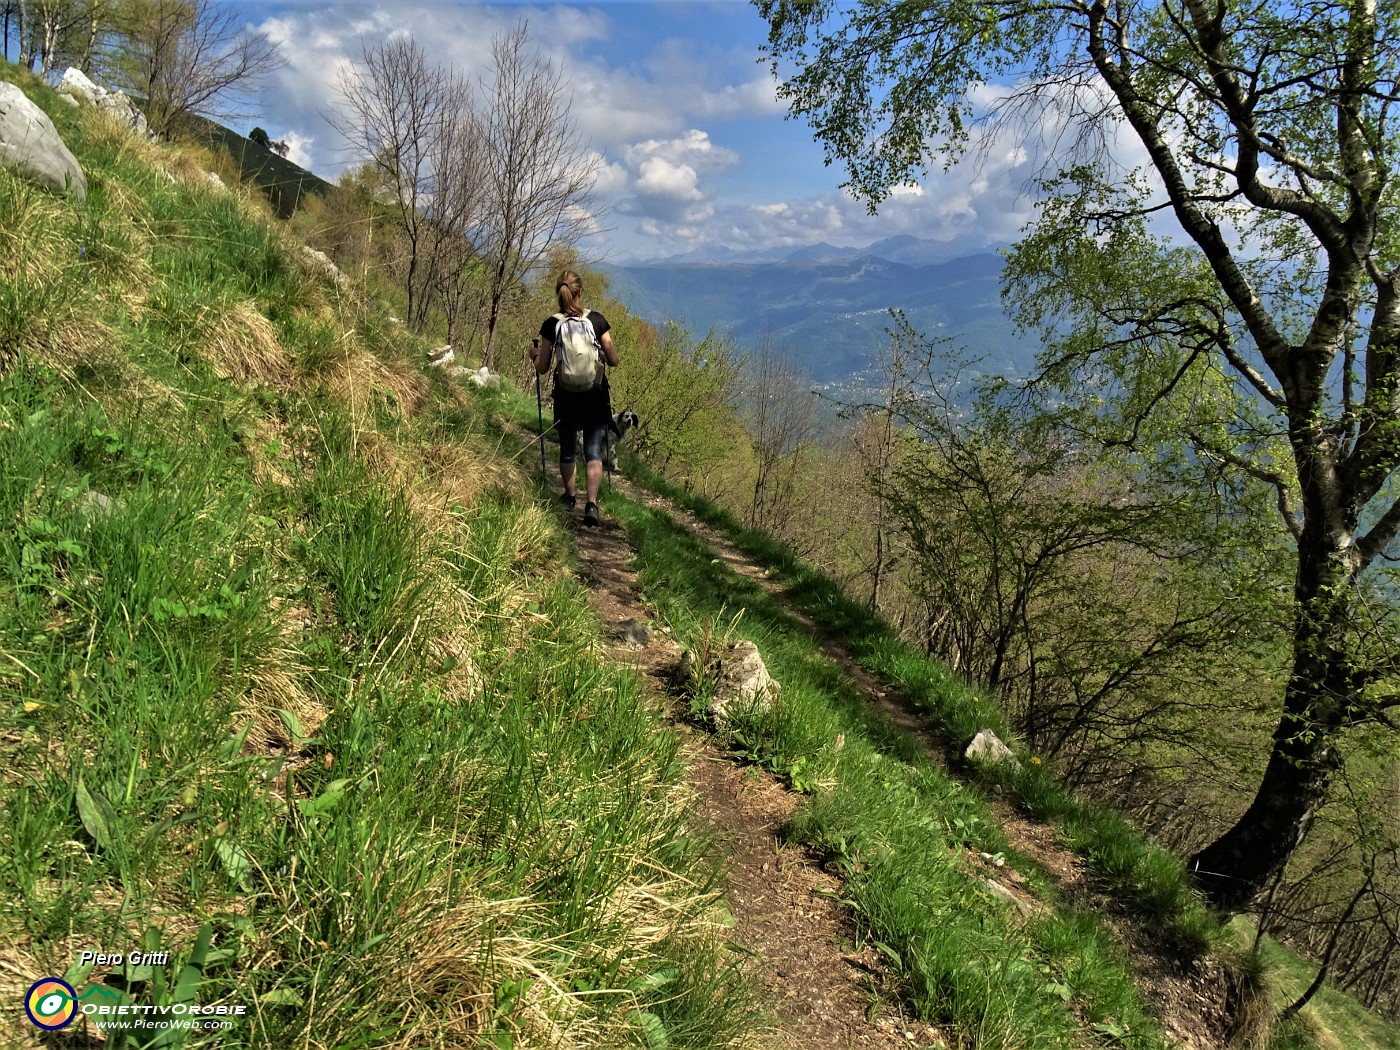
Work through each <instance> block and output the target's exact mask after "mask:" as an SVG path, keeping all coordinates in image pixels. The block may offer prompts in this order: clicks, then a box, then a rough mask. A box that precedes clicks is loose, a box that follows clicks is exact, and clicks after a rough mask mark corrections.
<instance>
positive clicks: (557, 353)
mask: <svg viewBox="0 0 1400 1050" xmlns="http://www.w3.org/2000/svg"><path fill="white" fill-rule="evenodd" d="M554 320H555V321H556V322H557V324H556V326H555V329H554V359H555V360H556V361H557V362H558V363H559V367H558V369H557V372H556V374H557V376H558V378H559V385H560V386H561V387H563V388H564V389H565V390H572V391H581V390H592V389H593V388H594V387H595V386H597V385H598V380H599V379H600V377H601V376H602V367H601V366H602V359H603V347H602V345H601V344H600V343H599V342H598V336H597V334H596V333H595V332H594V331H593V322H592V321H590V320H589V319H588V311H587V310H585V311H583V314H582V315H581V316H578V317H574V316H571V315H569V314H555V315H554Z"/></svg>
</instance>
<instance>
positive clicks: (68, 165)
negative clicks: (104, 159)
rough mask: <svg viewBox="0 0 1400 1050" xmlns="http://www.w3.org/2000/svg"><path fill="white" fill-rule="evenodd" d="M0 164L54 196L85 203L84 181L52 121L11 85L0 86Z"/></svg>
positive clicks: (85, 185)
mask: <svg viewBox="0 0 1400 1050" xmlns="http://www.w3.org/2000/svg"><path fill="white" fill-rule="evenodd" d="M0 164H4V165H5V166H6V167H10V168H14V169H15V170H16V171H19V172H21V173H22V174H24V175H25V176H26V177H28V178H31V179H33V180H34V181H35V182H37V183H39V184H40V185H41V186H43V187H45V188H46V189H50V190H52V191H53V192H55V193H71V194H73V196H74V197H76V198H78V200H86V199H87V179H86V178H84V177H83V169H82V167H81V166H80V165H79V164H78V159H77V158H76V157H74V156H73V154H72V153H70V152H69V150H68V147H67V146H65V145H64V144H63V139H62V137H60V135H59V134H58V130H57V129H56V128H55V127H54V126H53V121H51V120H50V119H49V118H48V114H46V113H45V112H44V111H43V110H42V109H40V108H39V107H38V106H36V105H35V104H34V103H33V102H31V101H29V97H28V96H27V95H26V94H25V93H24V92H23V91H21V90H20V89H19V88H17V87H16V86H15V85H14V84H5V83H0Z"/></svg>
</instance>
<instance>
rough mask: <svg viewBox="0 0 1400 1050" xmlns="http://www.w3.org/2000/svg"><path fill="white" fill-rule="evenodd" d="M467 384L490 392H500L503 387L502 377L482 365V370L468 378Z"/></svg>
mask: <svg viewBox="0 0 1400 1050" xmlns="http://www.w3.org/2000/svg"><path fill="white" fill-rule="evenodd" d="M467 382H468V383H472V384H474V385H476V386H480V387H486V388H487V389H489V390H499V389H500V386H501V377H500V376H498V375H497V374H496V373H495V372H493V371H491V369H489V368H487V367H486V366H485V365H482V366H481V368H480V370H478V371H476V372H473V373H472V374H471V375H469V376H467Z"/></svg>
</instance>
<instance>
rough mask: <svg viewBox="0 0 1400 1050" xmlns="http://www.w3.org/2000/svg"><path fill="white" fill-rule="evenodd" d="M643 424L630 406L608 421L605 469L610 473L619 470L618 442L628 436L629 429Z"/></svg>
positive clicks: (604, 454) (604, 450)
mask: <svg viewBox="0 0 1400 1050" xmlns="http://www.w3.org/2000/svg"><path fill="white" fill-rule="evenodd" d="M641 425H642V421H641V420H640V419H638V418H637V413H635V412H633V411H632V410H631V409H630V408H624V409H623V410H622V411H621V412H619V413H617V414H616V415H615V416H613V417H612V421H611V422H610V423H608V441H607V444H606V445H604V447H603V469H604V470H606V471H607V472H608V473H609V474H611V473H613V472H614V471H615V470H617V443H618V442H619V441H621V440H622V439H623V438H624V437H625V436H626V434H627V431H629V430H631V429H633V428H634V427H639V426H641Z"/></svg>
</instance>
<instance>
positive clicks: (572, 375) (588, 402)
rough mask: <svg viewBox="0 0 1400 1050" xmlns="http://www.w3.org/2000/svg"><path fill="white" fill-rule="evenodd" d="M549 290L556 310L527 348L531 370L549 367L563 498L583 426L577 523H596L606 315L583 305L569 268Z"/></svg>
mask: <svg viewBox="0 0 1400 1050" xmlns="http://www.w3.org/2000/svg"><path fill="white" fill-rule="evenodd" d="M554 292H555V295H556V297H557V298H558V300H559V312H558V313H557V314H554V315H552V316H550V317H546V318H545V320H544V323H543V324H541V325H540V337H539V340H538V341H537V343H536V346H535V352H534V354H533V357H534V360H535V371H536V373H538V374H539V375H545V374H547V373H548V372H549V370H550V369H551V368H553V369H554V393H553V395H552V396H553V399H554V425H555V429H556V430H557V432H558V434H559V476H560V477H561V478H562V479H563V482H564V494H563V497H562V499H563V501H564V502H565V503H566V504H568V505H569V506H570V507H573V506H576V505H577V503H578V496H577V494H576V492H575V484H576V482H575V474H576V470H575V460H576V458H577V455H578V449H577V435H578V432H579V431H583V458H584V484H585V493H586V499H585V502H584V505H583V523H584V524H585V525H597V524H598V489H599V487H600V486H601V485H602V483H603V442H604V439H605V438H606V436H607V430H608V423H609V422H610V420H611V419H612V401H611V399H610V398H609V396H608V374H607V368H606V367H605V366H606V365H616V364H617V350H616V348H615V347H614V346H613V340H612V335H611V334H610V332H609V329H610V327H611V326H610V325H609V324H608V319H607V318H606V317H604V316H603V315H602V314H600V313H598V312H597V311H596V310H585V309H584V307H583V279H582V278H581V277H579V275H578V274H576V273H574V271H572V270H565V271H563V272H562V273H560V274H559V280H558V281H556V282H555V287H554Z"/></svg>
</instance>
